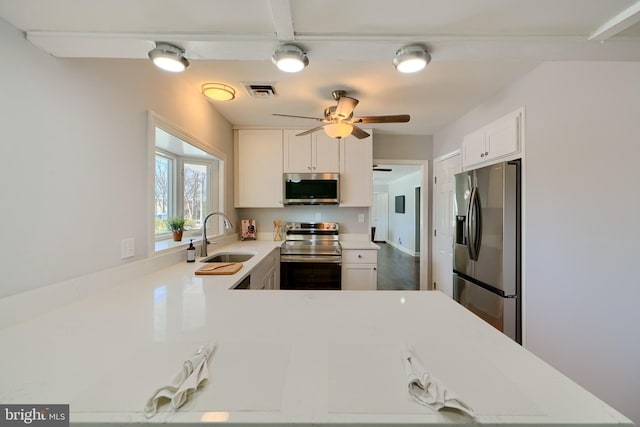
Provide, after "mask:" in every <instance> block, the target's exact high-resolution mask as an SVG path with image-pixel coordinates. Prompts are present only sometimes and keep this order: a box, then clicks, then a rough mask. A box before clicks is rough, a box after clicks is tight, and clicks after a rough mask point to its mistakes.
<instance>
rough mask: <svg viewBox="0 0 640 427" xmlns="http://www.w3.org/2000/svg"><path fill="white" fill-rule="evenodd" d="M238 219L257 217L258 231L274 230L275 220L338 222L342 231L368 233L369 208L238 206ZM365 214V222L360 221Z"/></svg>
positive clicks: (344, 232)
mask: <svg viewBox="0 0 640 427" xmlns="http://www.w3.org/2000/svg"><path fill="white" fill-rule="evenodd" d="M236 213H237V215H238V219H239V220H242V219H255V220H256V227H257V229H258V232H269V231H273V221H275V220H278V219H279V220H281V221H282V223H283V224H285V223H287V222H337V223H339V224H340V233H343V234H368V233H370V228H369V208H341V207H338V206H287V207H285V208H282V209H279V208H238V209H236ZM359 215H363V218H364V222H358V219H359V218H358V216H359Z"/></svg>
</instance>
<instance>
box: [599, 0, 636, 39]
mask: <svg viewBox="0 0 640 427" xmlns="http://www.w3.org/2000/svg"><path fill="white" fill-rule="evenodd" d="M638 22H640V1H638V2H636V3H634V4H632V5H631V6H629V7H628V8H626V9H625V10H623V11H622V12H620V13H619V14H617V15H616V16H614V17H613V18H611V19H609V20H608V21H607V22H605V23H604V24H602V25H601V26H600V27H598V29H597V30H595V31H594V32H592V33H591V34H589V40H597V41H601V42H603V41H605V40H608V39H609V38H611V37H613V36H615V35H616V34H618V33H620V32H622V31H624V30H626V29H627V28H629V27H631V26H632V25H634V24H636V23H638Z"/></svg>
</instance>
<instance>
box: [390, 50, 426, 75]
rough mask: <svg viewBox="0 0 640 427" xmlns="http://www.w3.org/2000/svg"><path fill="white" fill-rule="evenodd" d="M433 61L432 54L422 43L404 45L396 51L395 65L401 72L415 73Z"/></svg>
mask: <svg viewBox="0 0 640 427" xmlns="http://www.w3.org/2000/svg"><path fill="white" fill-rule="evenodd" d="M429 61H431V55H429V52H427V51H426V50H425V48H424V47H422V46H420V45H415V44H414V45H407V46H403V47H401V48H400V49H398V50H397V51H396V54H395V57H394V58H393V66H394V67H396V70H398V71H400V72H401V73H415V72H417V71H420V70H422V69H423V68H424V67H426V66H427V64H428V63H429Z"/></svg>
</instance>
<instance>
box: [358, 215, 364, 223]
mask: <svg viewBox="0 0 640 427" xmlns="http://www.w3.org/2000/svg"><path fill="white" fill-rule="evenodd" d="M358 222H364V214H358Z"/></svg>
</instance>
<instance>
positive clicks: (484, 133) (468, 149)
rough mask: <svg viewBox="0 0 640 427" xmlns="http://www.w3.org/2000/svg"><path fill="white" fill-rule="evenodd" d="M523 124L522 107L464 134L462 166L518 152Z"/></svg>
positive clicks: (481, 162) (485, 161) (489, 160)
mask: <svg viewBox="0 0 640 427" xmlns="http://www.w3.org/2000/svg"><path fill="white" fill-rule="evenodd" d="M523 124H524V109H519V110H517V111H514V112H512V113H509V114H507V115H506V116H504V117H502V118H500V119H498V120H496V121H495V122H493V123H491V124H489V125H487V126H484V127H483V128H481V129H479V130H477V131H475V132H473V133H470V134H469V135H467V136H465V137H464V138H463V140H462V164H463V166H464V167H465V168H466V167H468V166H473V165H478V164H484V163H488V162H492V161H493V160H496V159H502V158H504V157H508V156H510V155H512V154H517V153H519V152H520V150H521V148H522V140H523Z"/></svg>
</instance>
